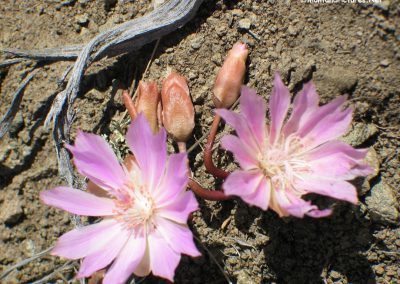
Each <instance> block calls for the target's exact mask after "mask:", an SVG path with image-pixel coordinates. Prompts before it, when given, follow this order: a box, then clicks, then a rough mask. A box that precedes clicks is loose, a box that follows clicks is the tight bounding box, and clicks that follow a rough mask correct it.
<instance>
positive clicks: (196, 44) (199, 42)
mask: <svg viewBox="0 0 400 284" xmlns="http://www.w3.org/2000/svg"><path fill="white" fill-rule="evenodd" d="M202 44H203V40H202V39H201V38H200V37H198V38H195V39H193V40H192V41H191V42H190V46H191V47H192V48H193V49H195V50H197V49H199V48H200V47H201V45H202Z"/></svg>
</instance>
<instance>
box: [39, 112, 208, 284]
mask: <svg viewBox="0 0 400 284" xmlns="http://www.w3.org/2000/svg"><path fill="white" fill-rule="evenodd" d="M127 143H128V145H129V147H130V149H131V150H132V152H133V154H134V156H133V157H134V158H132V156H131V158H130V159H128V160H127V161H126V165H121V164H120V163H119V162H118V160H117V159H116V157H115V155H114V153H113V152H112V150H111V148H110V147H109V146H108V144H107V143H106V141H105V140H104V139H102V138H101V137H100V136H97V135H94V134H88V133H84V132H79V133H78V135H77V137H76V140H75V145H74V146H71V145H68V146H67V148H68V149H69V150H70V151H71V153H72V154H73V156H74V162H75V165H76V167H77V169H78V171H79V172H80V173H81V174H83V175H85V176H87V177H88V178H89V179H90V180H91V182H93V183H94V184H95V185H96V186H98V187H100V188H101V189H102V190H104V191H106V193H107V194H106V195H105V197H104V195H103V197H101V196H100V195H97V196H96V195H94V194H91V193H88V192H84V191H81V190H77V189H73V188H69V187H57V188H54V189H52V190H47V191H43V192H42V193H41V199H42V201H43V202H44V203H46V204H48V205H51V206H54V207H57V208H60V209H63V210H66V211H68V212H70V213H73V214H78V215H84V216H101V217H103V220H102V221H100V222H98V223H96V224H93V225H89V226H85V227H81V228H77V229H74V230H72V231H70V232H68V233H66V234H64V235H62V236H61V237H60V238H59V240H58V242H57V243H56V245H55V248H54V249H53V251H52V254H53V255H58V256H61V257H65V258H69V259H79V258H84V259H83V261H82V264H81V267H80V270H79V272H78V277H87V276H90V275H91V274H92V273H94V272H96V271H98V270H100V269H102V268H104V267H107V266H108V265H109V264H111V263H112V264H111V265H110V266H109V268H108V271H107V273H106V275H105V277H104V280H103V283H112V284H114V283H124V282H125V281H126V279H128V277H129V276H130V275H131V274H132V273H134V274H135V275H137V276H145V275H148V274H149V273H150V272H152V273H153V274H154V275H157V276H160V277H163V278H166V279H168V280H170V281H173V279H174V273H175V269H176V267H177V265H178V263H179V261H180V259H181V254H187V255H190V256H194V257H196V256H199V255H200V253H199V251H198V250H197V248H196V246H195V244H194V242H193V235H192V232H191V231H190V229H189V228H188V226H187V225H186V223H187V220H188V216H189V214H190V213H191V212H193V211H195V210H197V209H198V204H197V201H196V199H195V197H194V195H193V193H192V192H191V191H185V189H186V185H187V182H188V177H187V164H186V163H187V162H186V160H187V158H186V154H184V153H180V154H172V155H170V156H167V151H166V132H165V130H164V129H161V130H160V132H159V133H158V134H155V135H153V133H152V130H151V129H150V127H149V124H148V123H147V121H146V120H145V118H144V116H143V114H139V115H138V117H137V118H136V120H135V121H134V122H132V124H131V125H130V128H129V130H128V133H127Z"/></svg>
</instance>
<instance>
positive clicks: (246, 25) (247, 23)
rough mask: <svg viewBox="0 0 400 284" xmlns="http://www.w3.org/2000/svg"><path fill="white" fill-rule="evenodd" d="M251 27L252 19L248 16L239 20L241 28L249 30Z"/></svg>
mask: <svg viewBox="0 0 400 284" xmlns="http://www.w3.org/2000/svg"><path fill="white" fill-rule="evenodd" d="M250 27H251V21H250V19H248V18H244V19H241V20H240V21H239V29H241V30H246V31H247V30H249V29H250Z"/></svg>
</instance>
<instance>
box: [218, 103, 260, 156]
mask: <svg viewBox="0 0 400 284" xmlns="http://www.w3.org/2000/svg"><path fill="white" fill-rule="evenodd" d="M215 112H216V113H217V114H219V115H220V116H221V117H222V118H223V119H224V120H225V121H226V123H228V124H229V125H231V126H232V127H233V128H234V129H235V131H236V134H237V135H238V136H239V138H240V140H241V141H242V143H243V145H245V146H246V147H247V148H248V149H251V151H252V152H255V153H258V152H260V151H261V149H262V145H260V144H258V142H257V138H256V137H255V136H254V133H253V131H252V129H251V128H250V127H249V124H248V122H247V120H246V118H245V117H244V116H243V115H240V114H237V113H235V112H233V111H229V110H226V109H217V110H216V111H215Z"/></svg>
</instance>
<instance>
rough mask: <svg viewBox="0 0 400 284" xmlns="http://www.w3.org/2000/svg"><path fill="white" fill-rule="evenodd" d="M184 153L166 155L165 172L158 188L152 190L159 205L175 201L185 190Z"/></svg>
mask: <svg viewBox="0 0 400 284" xmlns="http://www.w3.org/2000/svg"><path fill="white" fill-rule="evenodd" d="M188 170H189V169H188V166H187V155H186V153H179V154H172V155H170V156H169V157H168V162H167V165H166V170H165V173H164V175H163V177H162V179H161V181H160V184H159V186H158V189H156V190H155V192H154V198H155V200H156V204H157V206H159V207H162V206H166V205H168V204H173V203H175V199H176V198H177V197H178V196H180V195H181V194H182V193H184V192H185V190H186V185H187V183H188V179H189V178H188V176H187V174H188Z"/></svg>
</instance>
